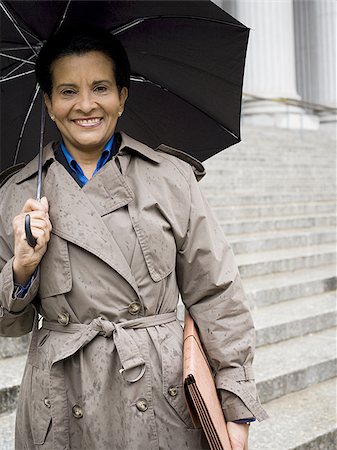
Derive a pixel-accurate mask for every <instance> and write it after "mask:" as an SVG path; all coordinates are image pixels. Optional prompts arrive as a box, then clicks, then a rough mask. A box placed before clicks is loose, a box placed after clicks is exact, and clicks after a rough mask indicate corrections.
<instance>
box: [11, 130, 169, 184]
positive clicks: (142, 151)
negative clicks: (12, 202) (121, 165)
mask: <svg viewBox="0 0 337 450" xmlns="http://www.w3.org/2000/svg"><path fill="white" fill-rule="evenodd" d="M119 134H120V136H121V139H122V140H121V145H120V148H119V152H118V154H120V155H122V154H123V153H136V154H138V155H139V156H141V157H144V158H146V159H148V160H150V161H152V162H154V163H156V164H159V163H160V162H161V161H162V159H163V158H162V157H161V156H160V154H158V153H157V152H156V151H155V150H153V149H151V148H150V147H148V146H147V145H145V144H143V143H142V142H139V141H136V140H135V139H133V138H132V137H130V136H128V135H127V134H125V133H123V132H122V131H120V132H119ZM58 145H59V143H58V142H57V141H52V142H50V143H49V144H47V145H46V146H45V147H44V149H43V156H42V164H43V167H45V166H46V165H47V166H48V165H49V164H51V163H52V161H53V160H55V155H54V149H56V148H57V147H58ZM38 161H39V156H38V155H37V156H36V157H35V158H34V159H32V160H31V161H30V162H29V163H28V164H27V165H26V166H25V167H24V168H23V169H22V170H21V171H20V172H19V173H18V174H17V176H16V184H19V183H22V182H23V181H25V180H27V179H29V178H30V177H32V176H34V175H36V174H37V171H38Z"/></svg>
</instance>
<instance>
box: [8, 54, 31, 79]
mask: <svg viewBox="0 0 337 450" xmlns="http://www.w3.org/2000/svg"><path fill="white" fill-rule="evenodd" d="M34 57H35V55H32V56H30V57H29V58H28V59H29V60H31V59H32V58H34ZM24 65H25V63H21V64H19V65H18V66H16V67H14V69H12V70H11V71H9V72H8V73H7V74H6V75H4V76H2V77H0V81H2V80H3V81H6V80H9V79H11V78H10V75H12V73H14V72H16V71H17V70H19V69H20V68H21V67H22V66H24ZM26 73H27V72H26ZM26 73H25V74H26ZM25 74H23V75H25Z"/></svg>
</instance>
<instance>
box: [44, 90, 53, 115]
mask: <svg viewBox="0 0 337 450" xmlns="http://www.w3.org/2000/svg"><path fill="white" fill-rule="evenodd" d="M43 98H44V102H45V104H46V107H47V110H48V114H49V115H52V114H53V113H52V106H51V100H50V98H49V95H48V94H43Z"/></svg>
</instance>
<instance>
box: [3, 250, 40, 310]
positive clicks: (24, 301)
mask: <svg viewBox="0 0 337 450" xmlns="http://www.w3.org/2000/svg"><path fill="white" fill-rule="evenodd" d="M13 261H14V256H13V257H12V258H11V259H10V260H9V261H7V263H6V264H5V266H4V267H3V269H2V271H1V279H0V286H2V289H1V291H2V292H1V301H0V303H1V304H2V306H3V307H4V308H5V309H6V310H7V311H9V312H13V313H17V312H20V311H23V310H24V309H25V308H26V306H27V305H28V304H29V303H30V302H31V301H32V300H33V299H34V298H35V296H36V294H37V292H38V289H39V284H40V270H39V269H38V271H37V274H36V276H35V278H34V279H33V280H32V283H31V285H30V286H29V289H28V291H27V292H26V294H25V295H24V297H18V296H17V289H16V287H15V285H14V275H13Z"/></svg>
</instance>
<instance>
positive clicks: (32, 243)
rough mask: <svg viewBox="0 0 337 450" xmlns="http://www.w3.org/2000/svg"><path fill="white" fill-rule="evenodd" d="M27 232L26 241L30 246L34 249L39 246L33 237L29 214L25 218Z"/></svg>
mask: <svg viewBox="0 0 337 450" xmlns="http://www.w3.org/2000/svg"><path fill="white" fill-rule="evenodd" d="M25 232H26V239H27V242H28V244H29V245H30V246H31V247H33V248H34V247H35V246H36V244H37V240H36V239H35V237H34V236H33V234H32V230H31V228H30V215H29V214H27V215H26V217H25Z"/></svg>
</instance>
